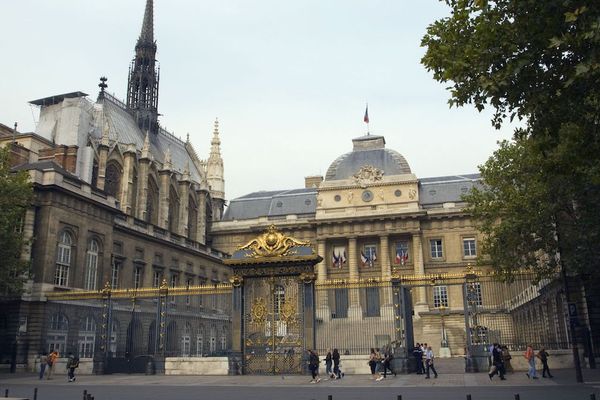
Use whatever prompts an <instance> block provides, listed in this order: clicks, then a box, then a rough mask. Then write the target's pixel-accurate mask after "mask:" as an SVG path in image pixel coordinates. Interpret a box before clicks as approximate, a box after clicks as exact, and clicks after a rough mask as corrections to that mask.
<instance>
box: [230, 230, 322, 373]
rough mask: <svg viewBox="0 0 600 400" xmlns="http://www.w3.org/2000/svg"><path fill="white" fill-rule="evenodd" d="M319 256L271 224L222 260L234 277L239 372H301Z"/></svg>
mask: <svg viewBox="0 0 600 400" xmlns="http://www.w3.org/2000/svg"><path fill="white" fill-rule="evenodd" d="M321 260H322V258H321V257H320V256H319V255H317V254H316V252H315V250H314V248H312V247H311V245H310V243H308V242H303V241H299V240H296V239H294V238H291V237H288V236H285V235H284V234H283V233H281V232H280V231H278V230H277V229H276V228H275V226H273V225H272V226H270V227H269V229H268V230H267V231H266V232H265V233H263V234H262V235H260V236H258V237H257V238H255V239H253V240H251V241H250V242H249V243H248V244H246V245H244V246H241V247H240V248H239V249H238V250H237V251H236V252H235V253H234V254H233V255H232V257H231V259H229V260H226V261H225V264H227V265H229V266H231V268H232V269H233V273H234V276H233V278H232V282H233V285H234V292H233V316H232V319H233V330H234V332H239V336H238V338H239V341H238V340H235V339H234V342H233V351H234V352H235V353H238V354H239V355H240V358H241V367H242V373H244V374H273V375H278V374H301V373H303V372H304V369H305V366H306V362H305V360H306V356H305V353H306V350H307V349H314V348H315V307H314V279H315V275H314V272H313V267H314V265H315V264H317V263H319V262H320V261H321Z"/></svg>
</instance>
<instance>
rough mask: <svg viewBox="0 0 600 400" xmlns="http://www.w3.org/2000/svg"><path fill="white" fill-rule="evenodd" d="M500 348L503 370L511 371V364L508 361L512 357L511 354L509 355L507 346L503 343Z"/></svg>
mask: <svg viewBox="0 0 600 400" xmlns="http://www.w3.org/2000/svg"><path fill="white" fill-rule="evenodd" d="M500 348H501V349H502V359H503V360H504V371H505V373H506V372H510V373H512V372H513V367H512V364H511V363H510V360H511V359H512V356H511V355H510V352H509V351H508V346H506V345H503V346H501V347H500Z"/></svg>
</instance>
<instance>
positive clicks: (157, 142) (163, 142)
mask: <svg viewBox="0 0 600 400" xmlns="http://www.w3.org/2000/svg"><path fill="white" fill-rule="evenodd" d="M103 114H104V116H105V117H106V118H107V119H108V121H109V124H108V126H109V139H110V140H111V142H112V141H117V142H119V143H123V144H129V143H133V144H135V147H136V148H137V149H138V150H141V149H142V147H143V146H144V139H145V137H146V134H145V132H142V131H141V129H140V128H139V127H138V125H137V123H136V122H135V120H134V119H133V117H132V116H131V114H129V113H128V112H127V110H126V108H125V104H123V103H122V102H121V101H119V100H118V99H116V98H114V97H112V96H110V95H109V94H108V93H105V94H104V99H100V101H99V102H98V103H97V106H95V107H94V120H95V121H96V127H95V129H92V130H91V131H90V136H92V137H93V138H94V139H95V140H96V141H99V140H101V138H102V126H103V123H102V122H101V121H102V115H103ZM149 139H150V153H151V154H152V155H153V156H154V159H155V160H157V161H159V162H161V163H162V162H164V159H165V154H166V152H167V149H170V150H171V161H172V163H173V168H174V169H175V170H177V171H179V172H183V170H184V169H185V167H186V163H189V170H190V175H191V178H192V180H193V181H196V182H201V181H202V179H201V173H200V172H199V171H198V169H197V168H196V166H195V164H194V162H193V161H192V158H191V157H190V155H189V154H188V152H187V150H186V148H185V142H183V141H182V140H180V139H178V138H177V137H175V136H174V135H172V134H171V133H169V132H168V131H166V130H165V129H163V128H160V130H159V133H158V134H156V135H154V134H150V135H149Z"/></svg>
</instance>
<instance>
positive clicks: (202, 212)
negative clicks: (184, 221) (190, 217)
mask: <svg viewBox="0 0 600 400" xmlns="http://www.w3.org/2000/svg"><path fill="white" fill-rule="evenodd" d="M196 194H197V195H198V213H197V215H198V221H197V223H196V241H197V242H198V243H202V244H206V192H205V191H203V190H197V191H196Z"/></svg>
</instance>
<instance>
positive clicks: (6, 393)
mask: <svg viewBox="0 0 600 400" xmlns="http://www.w3.org/2000/svg"><path fill="white" fill-rule="evenodd" d="M4 397H8V389H6V390H5V391H4Z"/></svg>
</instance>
